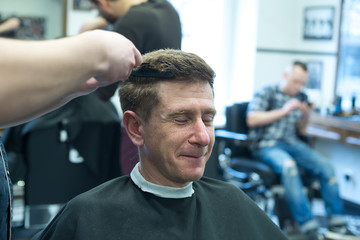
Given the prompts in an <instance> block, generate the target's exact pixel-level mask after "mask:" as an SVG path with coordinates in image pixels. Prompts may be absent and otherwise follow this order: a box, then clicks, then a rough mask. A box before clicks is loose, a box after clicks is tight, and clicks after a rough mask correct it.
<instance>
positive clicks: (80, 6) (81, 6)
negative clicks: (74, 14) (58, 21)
mask: <svg viewBox="0 0 360 240" xmlns="http://www.w3.org/2000/svg"><path fill="white" fill-rule="evenodd" d="M73 1H74V9H75V10H91V9H93V7H92V6H91V3H90V1H89V0H73Z"/></svg>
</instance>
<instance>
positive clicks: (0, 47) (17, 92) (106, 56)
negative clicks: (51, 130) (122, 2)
mask: <svg viewBox="0 0 360 240" xmlns="http://www.w3.org/2000/svg"><path fill="white" fill-rule="evenodd" d="M0 52H1V58H0V127H8V126H12V125H16V124H19V123H22V122H25V121H28V120H30V119H32V118H34V117H37V116H39V115H41V114H43V113H46V112H48V111H50V110H52V109H54V108H56V107H59V106H61V105H63V104H64V103H66V102H68V101H70V100H71V99H73V98H75V97H77V96H81V95H84V94H88V93H90V92H92V91H94V90H96V89H97V88H98V87H101V86H106V85H109V84H111V83H114V82H117V81H120V80H124V79H126V78H127V77H128V76H129V74H130V73H131V70H132V68H133V67H134V66H135V65H138V64H140V63H141V61H142V60H141V55H140V53H139V52H138V50H137V49H136V48H135V46H134V45H133V44H132V43H131V42H130V41H129V40H128V39H126V38H125V37H123V36H122V35H120V34H117V33H114V32H110V31H102V30H95V31H89V32H85V33H82V34H80V35H77V36H74V37H68V38H63V39H57V40H47V41H20V40H9V39H0Z"/></svg>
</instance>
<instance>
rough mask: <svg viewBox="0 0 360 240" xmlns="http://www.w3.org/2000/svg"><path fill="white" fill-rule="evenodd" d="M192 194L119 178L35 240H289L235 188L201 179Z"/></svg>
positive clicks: (73, 204)
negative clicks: (173, 195) (165, 193)
mask: <svg viewBox="0 0 360 240" xmlns="http://www.w3.org/2000/svg"><path fill="white" fill-rule="evenodd" d="M193 189H194V191H195V192H194V193H193V195H192V196H191V197H187V198H181V199H169V198H161V197H158V196H155V195H153V194H151V193H147V192H143V191H142V190H141V189H140V188H139V187H138V186H137V185H135V183H134V182H133V181H132V180H131V178H130V177H129V176H122V177H119V178H116V179H113V180H110V181H108V182H106V183H104V184H102V185H100V186H98V187H96V188H94V189H92V190H90V191H88V192H86V193H84V194H81V195H79V196H77V197H76V198H74V199H73V200H71V201H70V202H68V203H67V204H66V206H65V207H64V208H63V209H62V210H61V211H60V213H59V214H58V215H57V216H56V217H55V218H54V220H53V221H52V222H51V223H50V224H49V225H48V226H47V228H46V229H45V230H44V231H43V232H42V234H41V235H40V236H39V238H37V239H54V240H57V239H59V240H64V239H66V240H70V239H84V240H92V239H94V240H95V239H96V240H100V239H101V240H104V239H109V240H115V239H119V240H120V239H121V240H130V239H131V240H175V239H176V240H232V239H237V240H239V239H244V240H261V239H264V240H265V239H276V240H282V239H287V238H286V237H285V236H284V235H283V233H282V232H281V230H280V229H279V228H278V227H277V226H276V225H275V224H274V223H273V222H272V221H271V220H270V219H269V218H268V217H267V216H266V214H265V213H264V212H263V211H262V210H261V209H260V208H258V206H257V205H256V204H255V203H254V202H253V201H252V200H251V199H250V198H249V197H248V196H247V195H246V194H245V193H243V192H242V191H241V190H239V189H238V188H236V187H235V186H233V185H230V184H228V183H225V182H222V181H219V180H215V179H211V178H207V177H203V178H202V179H200V180H199V181H196V182H194V183H193Z"/></svg>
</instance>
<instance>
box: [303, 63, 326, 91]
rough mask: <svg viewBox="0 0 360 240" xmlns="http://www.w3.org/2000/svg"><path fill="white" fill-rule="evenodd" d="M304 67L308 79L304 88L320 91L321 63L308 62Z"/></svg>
mask: <svg viewBox="0 0 360 240" xmlns="http://www.w3.org/2000/svg"><path fill="white" fill-rule="evenodd" d="M306 65H307V68H308V72H309V79H308V81H307V84H306V88H308V89H317V90H320V89H321V78H322V71H323V63H322V62H320V61H309V62H307V63H306Z"/></svg>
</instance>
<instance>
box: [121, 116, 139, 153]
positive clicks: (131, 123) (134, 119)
mask: <svg viewBox="0 0 360 240" xmlns="http://www.w3.org/2000/svg"><path fill="white" fill-rule="evenodd" d="M123 123H124V127H125V129H126V132H127V133H128V135H129V137H130V139H131V141H132V142H133V143H134V144H135V145H136V146H138V147H140V146H142V145H143V144H144V139H143V136H142V124H141V121H140V117H139V116H138V115H137V114H136V113H134V112H133V111H126V112H124V115H123Z"/></svg>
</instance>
